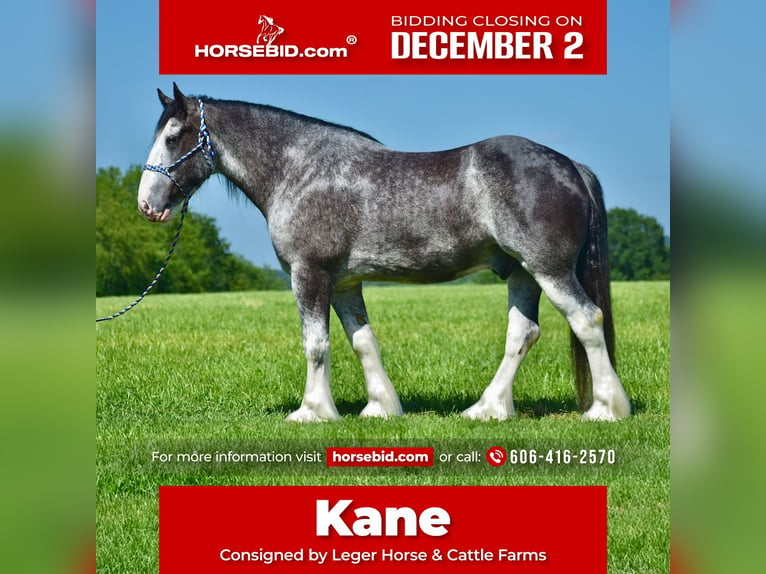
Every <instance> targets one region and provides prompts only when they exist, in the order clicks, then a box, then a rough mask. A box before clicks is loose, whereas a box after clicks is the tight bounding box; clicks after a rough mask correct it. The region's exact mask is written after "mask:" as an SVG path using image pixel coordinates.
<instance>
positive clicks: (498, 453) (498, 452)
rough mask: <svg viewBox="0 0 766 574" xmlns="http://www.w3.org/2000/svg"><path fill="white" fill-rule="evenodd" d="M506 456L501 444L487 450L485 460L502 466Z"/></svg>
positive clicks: (493, 464)
mask: <svg viewBox="0 0 766 574" xmlns="http://www.w3.org/2000/svg"><path fill="white" fill-rule="evenodd" d="M507 458H508V455H507V454H506V452H505V449H504V448H503V447H501V446H493V447H492V448H490V449H489V450H488V451H487V462H488V463H489V464H491V465H492V466H502V465H503V464H505V461H506V459H507Z"/></svg>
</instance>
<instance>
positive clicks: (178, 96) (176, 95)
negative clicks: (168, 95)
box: [173, 82, 186, 108]
mask: <svg viewBox="0 0 766 574" xmlns="http://www.w3.org/2000/svg"><path fill="white" fill-rule="evenodd" d="M173 99H174V100H175V101H177V102H178V103H179V104H182V105H181V107H182V108H185V107H186V96H184V95H183V93H182V92H181V90H179V89H178V86H177V85H176V83H175V82H173Z"/></svg>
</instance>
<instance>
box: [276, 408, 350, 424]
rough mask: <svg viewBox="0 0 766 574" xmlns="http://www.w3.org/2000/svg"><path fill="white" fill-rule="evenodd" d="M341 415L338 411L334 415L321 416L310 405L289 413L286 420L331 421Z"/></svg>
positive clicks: (295, 421)
mask: <svg viewBox="0 0 766 574" xmlns="http://www.w3.org/2000/svg"><path fill="white" fill-rule="evenodd" d="M339 418H340V415H338V414H337V413H336V414H335V415H334V416H333V415H330V416H321V415H319V414H317V413H316V412H314V411H312V410H311V409H310V408H308V407H301V408H299V409H298V410H297V411H294V412H292V413H290V414H289V415H287V418H286V419H285V421H287V422H291V423H321V422H324V421H330V420H335V419H339Z"/></svg>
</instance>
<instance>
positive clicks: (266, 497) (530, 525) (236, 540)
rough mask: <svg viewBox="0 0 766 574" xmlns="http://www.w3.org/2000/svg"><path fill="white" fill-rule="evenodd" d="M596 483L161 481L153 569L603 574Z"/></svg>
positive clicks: (601, 505)
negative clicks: (480, 484) (470, 570)
mask: <svg viewBox="0 0 766 574" xmlns="http://www.w3.org/2000/svg"><path fill="white" fill-rule="evenodd" d="M606 534H607V530H606V487H602V486H585V487H583V486H580V487H576V486H555V487H553V486H547V487H546V486H526V487H510V486H509V487H505V486H491V487H487V486H485V487H460V486H431V487H424V486H420V487H418V486H411V487H410V486H349V487H345V486H324V487H321V486H316V487H315V486H292V487H291V486H268V487H267V486H252V487H249V486H240V487H236V486H218V487H216V486H164V487H160V573H161V574H176V573H179V574H180V573H183V574H187V573H188V572H206V573H208V574H215V573H219V572H221V573H225V572H240V571H249V570H252V569H254V570H255V571H258V569H259V568H264V567H268V569H269V570H270V571H272V572H325V571H333V572H335V571H338V572H355V571H358V570H359V568H360V566H363V567H364V569H365V572H381V573H382V572H391V571H392V570H393V569H394V568H395V569H396V571H397V572H418V573H420V574H422V573H423V572H439V573H440V574H444V573H449V572H456V573H457V572H460V573H463V572H465V571H466V568H467V567H469V566H470V567H472V568H475V567H479V568H481V571H482V572H507V571H508V570H509V568H510V569H512V570H513V572H535V573H554V572H555V573H561V572H570V573H579V572H587V573H589V574H599V573H603V574H605V573H606Z"/></svg>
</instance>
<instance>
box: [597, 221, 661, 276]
mask: <svg viewBox="0 0 766 574" xmlns="http://www.w3.org/2000/svg"><path fill="white" fill-rule="evenodd" d="M607 225H608V238H609V267H610V271H611V277H612V279H613V280H615V281H646V280H658V279H669V278H670V248H669V247H668V246H667V244H666V241H665V233H664V231H663V229H662V226H661V225H660V223H659V222H658V221H657V220H656V219H654V218H653V217H649V216H646V215H641V214H639V213H638V212H637V211H636V210H634V209H623V208H619V207H616V208H613V209H610V210H609V211H608V212H607Z"/></svg>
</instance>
